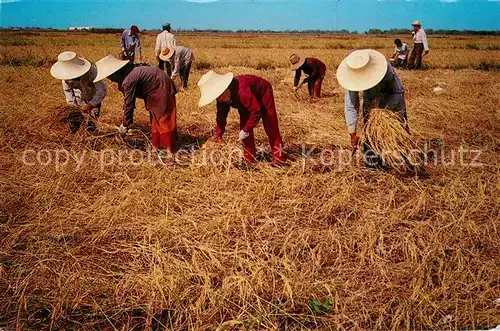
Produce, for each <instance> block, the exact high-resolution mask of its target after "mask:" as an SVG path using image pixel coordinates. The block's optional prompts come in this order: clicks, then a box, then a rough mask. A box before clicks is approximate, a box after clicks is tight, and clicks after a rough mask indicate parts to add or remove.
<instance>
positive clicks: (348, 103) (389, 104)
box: [344, 63, 406, 133]
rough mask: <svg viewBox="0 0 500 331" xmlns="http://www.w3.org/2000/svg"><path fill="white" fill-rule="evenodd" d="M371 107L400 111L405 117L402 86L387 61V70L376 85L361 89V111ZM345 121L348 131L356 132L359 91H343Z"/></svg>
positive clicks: (366, 110) (366, 111) (365, 111)
mask: <svg viewBox="0 0 500 331" xmlns="http://www.w3.org/2000/svg"><path fill="white" fill-rule="evenodd" d="M372 107H379V108H388V109H391V110H397V111H400V112H401V113H402V115H403V117H406V105H405V100H404V87H403V84H402V83H401V80H400V79H399V77H398V75H397V74H396V71H395V70H394V68H393V66H392V65H390V64H389V63H387V72H386V74H385V76H384V78H383V79H382V81H380V83H378V84H377V85H376V86H374V87H372V88H371V89H369V90H366V91H363V112H364V113H365V114H366V113H368V111H369V109H370V108H372ZM344 111H345V121H346V124H347V131H348V132H349V133H354V132H356V126H357V124H358V113H359V93H358V92H353V91H349V90H346V91H345V108H344Z"/></svg>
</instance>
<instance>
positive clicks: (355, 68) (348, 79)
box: [337, 49, 387, 91]
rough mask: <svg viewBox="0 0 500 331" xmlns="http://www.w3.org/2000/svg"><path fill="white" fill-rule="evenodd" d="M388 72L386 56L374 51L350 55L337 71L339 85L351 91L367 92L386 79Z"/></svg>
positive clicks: (355, 52)
mask: <svg viewBox="0 0 500 331" xmlns="http://www.w3.org/2000/svg"><path fill="white" fill-rule="evenodd" d="M386 72H387V60H386V59H385V56H384V55H383V54H382V53H380V52H378V51H375V50H373V49H363V50H358V51H354V52H352V53H351V54H349V55H348V56H347V57H346V58H345V59H344V60H342V62H341V63H340V65H339V67H338V69H337V80H338V81H339V84H340V85H341V86H342V87H343V88H345V89H346V90H349V91H366V90H368V89H371V88H372V87H374V86H375V85H377V84H378V83H380V81H381V80H382V79H383V78H384V76H385V73H386Z"/></svg>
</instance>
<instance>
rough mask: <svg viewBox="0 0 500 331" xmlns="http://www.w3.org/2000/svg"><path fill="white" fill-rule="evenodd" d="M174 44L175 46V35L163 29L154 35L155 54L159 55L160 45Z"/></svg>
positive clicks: (169, 46) (168, 45) (169, 45)
mask: <svg viewBox="0 0 500 331" xmlns="http://www.w3.org/2000/svg"><path fill="white" fill-rule="evenodd" d="M174 46H177V41H176V40H175V36H174V35H173V34H171V33H170V32H168V31H167V30H165V31H163V32H161V33H159V34H158V35H157V36H156V46H155V54H156V56H158V55H160V51H161V48H162V47H168V48H174Z"/></svg>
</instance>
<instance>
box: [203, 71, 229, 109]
mask: <svg viewBox="0 0 500 331" xmlns="http://www.w3.org/2000/svg"><path fill="white" fill-rule="evenodd" d="M233 77H234V75H233V73H232V72H229V73H227V74H224V75H220V74H218V73H216V72H214V71H213V70H210V71H209V72H207V73H206V74H204V75H203V76H201V78H200V80H199V81H198V87H199V88H200V93H201V96H200V101H198V106H199V107H203V106H206V105H208V104H209V103H211V102H212V101H214V100H215V99H217V98H218V97H219V96H220V95H221V94H222V93H223V92H224V91H225V90H226V89H227V88H228V87H229V85H230V84H231V81H232V80H233Z"/></svg>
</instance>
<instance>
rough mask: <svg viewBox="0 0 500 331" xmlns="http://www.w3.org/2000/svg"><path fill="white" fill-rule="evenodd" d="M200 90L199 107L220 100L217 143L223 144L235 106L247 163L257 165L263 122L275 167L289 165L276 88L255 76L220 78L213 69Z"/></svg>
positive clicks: (218, 105)
mask: <svg viewBox="0 0 500 331" xmlns="http://www.w3.org/2000/svg"><path fill="white" fill-rule="evenodd" d="M198 87H199V88H200V92H201V97H200V101H199V102H198V106H200V107H203V106H206V105H208V104H209V103H211V102H212V101H214V100H217V127H216V141H217V142H221V141H222V137H223V135H224V132H225V131H226V119H227V116H228V114H229V110H230V107H233V108H236V109H237V110H238V112H239V114H240V129H241V131H240V134H239V140H240V141H242V142H243V145H244V156H245V162H246V163H250V164H251V163H255V162H256V160H255V140H254V134H253V129H254V128H255V127H256V126H257V124H258V123H259V121H260V119H262V122H263V124H264V130H265V131H266V134H267V137H268V139H269V144H270V145H271V151H272V154H273V157H274V162H275V164H278V165H279V164H282V163H283V162H285V160H286V157H285V155H284V153H283V140H282V139H281V135H280V130H279V127H278V115H277V113H276V106H275V104H274V96H273V87H272V86H271V84H270V83H269V82H268V81H267V80H265V79H263V78H261V77H257V76H254V75H240V76H234V77H233V74H232V73H227V74H225V75H219V74H217V73H215V72H213V71H212V70H210V71H209V72H207V73H206V74H205V75H203V76H202V77H201V78H200V80H199V82H198Z"/></svg>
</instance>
